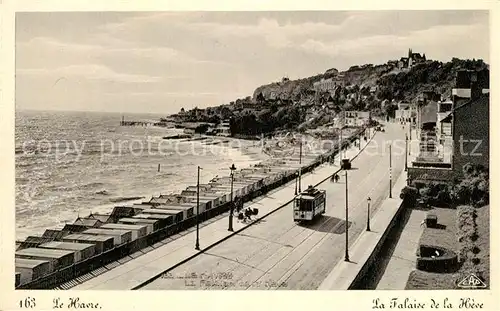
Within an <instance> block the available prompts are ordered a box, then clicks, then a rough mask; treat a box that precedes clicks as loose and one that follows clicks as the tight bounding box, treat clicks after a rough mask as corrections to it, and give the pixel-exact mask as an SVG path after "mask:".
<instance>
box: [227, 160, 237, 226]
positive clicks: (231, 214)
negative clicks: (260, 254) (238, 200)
mask: <svg viewBox="0 0 500 311" xmlns="http://www.w3.org/2000/svg"><path fill="white" fill-rule="evenodd" d="M229 169H230V170H231V209H230V212H229V228H228V229H227V230H228V231H234V230H233V211H234V202H233V181H234V171H235V170H236V167H235V166H234V163H233V165H231V167H230V168H229Z"/></svg>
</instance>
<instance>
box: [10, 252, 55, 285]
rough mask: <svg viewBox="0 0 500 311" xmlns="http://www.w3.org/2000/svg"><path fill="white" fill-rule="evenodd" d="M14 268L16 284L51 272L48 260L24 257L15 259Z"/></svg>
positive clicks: (21, 283) (27, 281) (24, 282)
mask: <svg viewBox="0 0 500 311" xmlns="http://www.w3.org/2000/svg"><path fill="white" fill-rule="evenodd" d="M15 270H16V278H19V281H18V280H16V283H17V285H23V284H26V283H29V282H31V281H34V280H36V279H38V278H41V277H43V276H45V275H47V274H49V273H51V272H52V270H51V265H50V262H49V261H48V260H40V259H25V258H16V259H15ZM17 274H19V276H18V275H17Z"/></svg>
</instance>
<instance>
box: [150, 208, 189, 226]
mask: <svg viewBox="0 0 500 311" xmlns="http://www.w3.org/2000/svg"><path fill="white" fill-rule="evenodd" d="M142 214H160V215H169V216H172V217H173V223H179V222H181V221H183V220H184V212H183V211H180V210H171V209H170V210H169V209H158V208H155V209H148V210H144V211H142Z"/></svg>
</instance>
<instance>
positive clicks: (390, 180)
mask: <svg viewBox="0 0 500 311" xmlns="http://www.w3.org/2000/svg"><path fill="white" fill-rule="evenodd" d="M389 198H390V199H392V144H390V143H389Z"/></svg>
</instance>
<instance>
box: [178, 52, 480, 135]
mask: <svg viewBox="0 0 500 311" xmlns="http://www.w3.org/2000/svg"><path fill="white" fill-rule="evenodd" d="M485 67H488V65H487V64H485V63H484V62H483V61H482V60H461V59H457V58H453V59H452V60H451V61H450V62H446V63H443V62H439V61H432V60H428V61H426V62H424V63H420V64H418V65H416V66H414V67H412V68H411V69H402V70H400V69H398V68H397V66H396V64H395V63H394V62H388V63H386V64H381V65H373V64H366V65H362V66H352V67H351V68H349V70H346V71H343V72H339V71H338V70H337V69H335V68H331V69H328V70H327V71H325V73H323V74H318V75H315V76H311V77H306V78H302V79H297V80H289V79H288V78H283V79H282V80H281V81H279V82H273V83H270V84H266V85H262V86H259V87H257V88H256V89H255V91H254V93H253V96H252V97H250V96H248V97H246V98H244V99H237V100H236V101H234V102H231V103H230V104H229V105H224V106H218V107H210V108H207V109H197V110H196V111H195V112H194V113H193V111H189V112H187V113H186V114H185V115H184V116H183V117H182V118H181V119H186V118H187V119H189V120H191V121H193V120H195V121H204V122H207V120H211V121H212V122H215V123H217V121H220V120H221V119H227V118H230V119H231V120H232V121H231V131H232V133H233V134H236V135H238V134H239V135H257V134H261V133H270V132H273V131H276V130H282V129H299V130H307V129H312V128H315V127H318V126H321V125H324V124H327V123H330V122H332V121H333V118H334V116H335V115H336V114H337V113H338V112H340V111H341V110H349V109H355V110H370V111H372V112H373V113H374V114H375V115H383V114H390V113H391V111H393V107H392V105H385V107H384V110H383V109H382V102H383V101H385V102H386V103H389V102H391V101H392V100H394V101H400V100H406V101H411V100H413V99H414V98H416V97H417V96H418V95H419V94H420V93H421V92H423V91H427V90H434V91H435V92H437V93H440V94H442V95H443V97H444V98H446V97H448V96H449V95H450V94H451V89H452V86H453V84H454V80H455V74H456V72H457V71H458V70H459V69H482V68H485ZM329 78H333V79H334V80H335V81H337V82H338V84H337V85H336V86H335V88H334V89H331V90H330V91H317V90H315V89H314V83H315V82H318V81H321V80H322V79H329ZM177 117H179V116H177Z"/></svg>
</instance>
